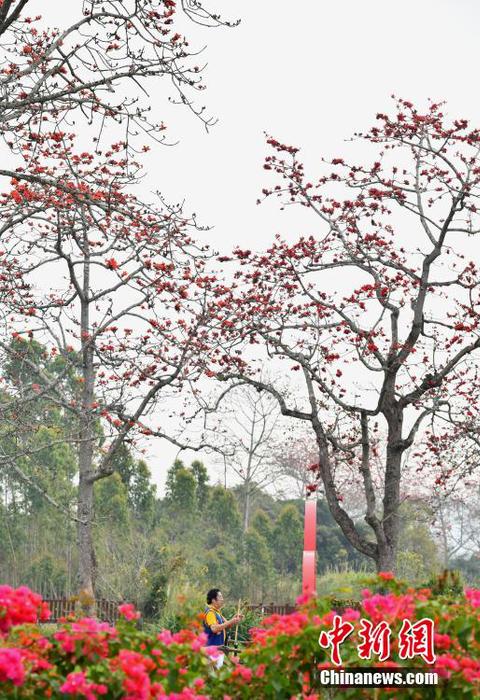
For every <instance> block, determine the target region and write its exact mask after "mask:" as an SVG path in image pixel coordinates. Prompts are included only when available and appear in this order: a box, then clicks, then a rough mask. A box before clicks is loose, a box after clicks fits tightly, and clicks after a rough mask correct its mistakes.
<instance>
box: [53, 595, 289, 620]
mask: <svg viewBox="0 0 480 700" xmlns="http://www.w3.org/2000/svg"><path fill="white" fill-rule="evenodd" d="M45 602H46V603H47V604H48V607H49V608H50V611H51V613H52V615H51V617H50V619H49V622H58V621H59V620H60V619H61V618H62V617H69V616H70V615H74V614H75V607H76V604H75V599H72V598H45ZM119 605H120V603H119V602H118V601H115V600H105V599H104V598H97V600H96V601H95V606H96V612H95V616H96V617H97V618H98V619H99V620H101V621H102V622H110V623H111V624H114V623H115V622H116V621H117V620H118V606H119ZM247 609H248V610H250V611H252V612H256V613H258V614H260V615H265V616H267V615H274V614H277V615H288V614H289V613H292V612H293V611H294V610H295V606H294V605H290V604H288V603H284V604H278V603H256V604H252V605H248V606H247Z"/></svg>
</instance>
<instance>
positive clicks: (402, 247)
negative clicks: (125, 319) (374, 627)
mask: <svg viewBox="0 0 480 700" xmlns="http://www.w3.org/2000/svg"><path fill="white" fill-rule="evenodd" d="M358 139H359V140H360V141H361V142H363V144H365V145H366V147H367V148H366V152H365V153H366V155H365V158H364V159H363V160H362V162H360V163H351V162H350V161H349V160H347V159H346V158H345V159H344V158H340V157H335V158H333V159H330V160H323V161H322V168H323V174H321V176H320V177H319V178H318V179H312V178H309V177H307V176H306V175H305V172H304V166H303V164H302V162H301V161H300V158H299V153H298V149H297V148H294V147H291V146H288V145H284V144H282V143H280V142H279V141H277V140H275V139H273V138H270V139H268V143H269V145H270V146H271V149H272V151H273V152H272V153H271V155H269V156H268V157H267V159H266V162H265V166H264V167H265V169H266V170H267V171H269V172H271V173H273V174H274V175H276V176H277V178H278V179H277V182H276V183H275V184H273V185H272V186H271V187H268V188H266V189H265V190H264V191H263V193H264V196H265V197H267V198H268V197H272V196H278V197H279V198H281V199H282V200H283V201H284V202H285V203H286V204H289V205H292V206H296V205H300V206H302V207H303V208H304V209H306V210H308V212H310V213H311V215H312V217H313V221H312V226H315V227H316V228H315V230H314V232H312V233H311V234H310V235H306V236H302V237H300V238H298V239H297V240H295V241H293V242H287V241H285V240H281V239H280V238H279V237H277V239H276V240H275V242H274V243H273V244H272V246H271V247H270V248H269V249H268V250H266V251H265V252H264V253H252V252H251V251H249V250H240V249H237V250H236V251H235V258H236V259H237V260H238V261H239V263H240V265H241V268H240V270H239V271H238V273H237V288H236V290H235V291H234V293H232V295H231V298H230V303H229V305H227V306H226V307H225V308H224V309H223V311H222V310H219V311H218V312H217V316H218V319H219V322H220V323H222V324H223V336H224V342H225V346H226V347H229V348H230V352H229V357H230V358H235V364H234V367H233V368H231V367H229V365H228V358H227V357H225V358H224V359H223V365H222V366H221V367H219V368H218V369H216V370H215V371H216V372H217V374H218V376H219V377H220V378H221V379H224V380H226V379H228V378H232V379H234V380H238V379H240V380H243V381H245V382H248V383H249V384H251V385H253V386H255V387H256V388H257V389H258V390H259V391H266V392H268V393H270V394H271V395H273V396H275V397H276V398H277V400H278V402H279V405H280V407H281V410H282V413H283V414H284V415H286V416H289V417H291V418H293V419H297V420H300V421H302V422H304V423H306V424H308V425H310V426H311V429H312V431H313V434H314V435H315V439H316V443H317V449H318V467H317V473H318V477H319V478H320V479H321V481H322V483H323V487H324V491H325V495H326V499H327V501H328V505H329V508H330V511H331V513H332V515H333V517H334V518H335V520H336V522H337V523H338V524H339V526H340V527H341V529H342V531H343V533H344V535H345V536H346V537H347V539H348V540H349V542H350V543H351V544H352V545H353V546H354V547H356V549H357V550H359V551H360V552H362V553H363V554H365V555H367V556H368V557H371V558H372V559H373V560H374V561H375V563H376V566H377V567H378V569H379V570H393V569H395V560H396V553H397V546H398V535H399V514H398V511H399V505H400V503H401V499H402V467H403V465H404V464H405V458H406V455H407V451H408V453H409V459H410V461H411V460H412V459H414V460H415V465H416V478H417V479H418V490H421V489H422V488H423V487H424V488H425V489H427V488H428V485H429V483H433V481H435V480H437V482H439V481H442V480H444V479H446V478H448V474H447V473H445V471H444V470H443V469H442V460H443V457H444V455H445V454H446V453H447V452H448V451H451V450H453V451H454V450H455V449H456V445H458V444H460V443H459V441H460V440H461V441H463V443H464V444H467V443H468V442H470V441H474V440H477V439H478V427H479V423H478V418H479V416H478V406H479V404H478V398H479V397H478V387H479V383H478V376H479V372H478V368H479V359H480V334H479V320H480V296H479V288H480V287H479V285H480V279H479V275H478V268H477V265H476V263H475V262H474V261H472V260H469V259H468V255H469V254H472V253H473V252H474V249H475V248H476V246H477V240H476V238H475V237H474V236H475V234H477V233H479V232H480V217H479V216H478V206H479V196H480V156H479V154H480V129H477V128H473V127H471V126H470V125H469V123H468V121H467V120H465V119H459V120H455V121H453V122H450V121H449V120H448V119H447V118H446V117H445V116H444V114H443V107H442V106H441V105H438V104H430V106H429V108H428V109H427V110H426V111H419V110H417V109H416V108H415V107H414V106H413V105H412V104H411V103H410V102H407V101H403V100H399V101H398V102H396V110H395V111H394V113H393V114H391V115H387V114H378V115H377V122H376V125H375V126H374V127H373V128H372V129H370V131H368V132H367V133H364V134H358ZM356 143H357V144H358V141H357V142H356ZM370 159H371V161H370ZM224 259H225V258H224ZM255 351H257V353H258V354H257V355H255ZM239 352H240V353H241V358H242V363H241V364H240V363H239V361H238V357H239V355H238V353H239ZM249 358H252V359H251V360H250V359H249ZM266 358H268V361H269V362H270V363H279V364H280V366H283V368H284V370H285V371H288V372H291V371H293V372H298V379H299V387H298V389H299V391H300V392H302V393H301V399H300V400H293V399H289V397H288V396H285V395H284V394H283V393H282V392H280V391H279V390H278V387H276V386H275V384H274V383H271V382H264V381H262V380H261V378H260V375H258V379H257V378H256V372H258V371H259V366H260V365H261V364H262V362H263V363H264V362H265V360H266ZM295 376H296V375H295ZM302 387H303V391H302ZM379 460H381V463H382V474H381V477H382V478H381V480H380V481H381V484H382V488H381V494H379V492H378V488H376V487H375V484H374V479H373V476H372V463H373V462H376V463H378V461H379ZM424 464H426V465H428V467H429V468H430V469H434V470H436V474H433V475H432V474H431V472H428V473H427V472H426V471H425V470H424V468H423V466H424ZM306 466H308V465H306ZM345 470H349V473H350V478H351V479H352V480H356V481H358V482H360V484H361V486H362V492H363V495H364V503H365V512H364V517H365V521H366V522H367V523H368V525H369V526H370V530H371V535H370V536H365V535H364V534H362V532H361V530H359V528H358V527H357V525H356V523H355V521H354V519H353V518H352V517H351V514H350V513H349V512H348V508H347V507H346V505H345V503H344V502H343V494H342V492H341V489H340V488H339V478H340V477H341V476H343V477H344V475H345ZM379 495H380V498H381V502H379Z"/></svg>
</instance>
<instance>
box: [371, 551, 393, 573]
mask: <svg viewBox="0 0 480 700" xmlns="http://www.w3.org/2000/svg"><path fill="white" fill-rule="evenodd" d="M375 564H376V567H377V572H378V573H379V572H380V571H392V572H393V573H395V570H396V568H397V550H396V548H393V547H389V546H388V545H387V546H381V545H380V544H379V545H378V555H377V557H376V559H375Z"/></svg>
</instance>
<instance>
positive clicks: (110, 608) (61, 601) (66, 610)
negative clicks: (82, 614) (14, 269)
mask: <svg viewBox="0 0 480 700" xmlns="http://www.w3.org/2000/svg"><path fill="white" fill-rule="evenodd" d="M44 600H45V602H46V603H47V604H48V607H49V608H50V611H51V613H52V615H51V617H50V618H49V622H58V620H60V618H62V617H68V616H69V615H74V614H75V605H76V603H75V600H72V598H45V599H44ZM119 605H120V603H119V602H118V601H115V600H105V599H104V598H97V600H96V601H95V606H96V617H97V618H98V619H99V620H101V621H102V622H110V623H111V624H113V623H115V622H116V621H117V620H118V616H119V615H118V606H119Z"/></svg>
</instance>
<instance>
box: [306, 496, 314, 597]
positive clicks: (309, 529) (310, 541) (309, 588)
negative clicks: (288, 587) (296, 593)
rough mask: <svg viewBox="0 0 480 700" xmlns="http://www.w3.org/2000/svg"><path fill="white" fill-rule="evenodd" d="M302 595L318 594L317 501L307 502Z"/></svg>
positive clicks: (307, 500) (312, 499) (312, 498)
mask: <svg viewBox="0 0 480 700" xmlns="http://www.w3.org/2000/svg"><path fill="white" fill-rule="evenodd" d="M302 573H303V576H302V593H303V594H304V595H316V593H317V499H316V498H315V497H313V496H312V497H311V499H310V500H309V499H308V498H307V499H306V501H305V528H304V538H303V572H302Z"/></svg>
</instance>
